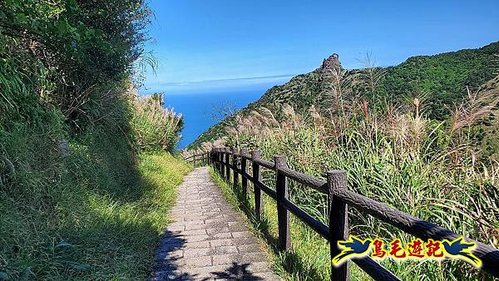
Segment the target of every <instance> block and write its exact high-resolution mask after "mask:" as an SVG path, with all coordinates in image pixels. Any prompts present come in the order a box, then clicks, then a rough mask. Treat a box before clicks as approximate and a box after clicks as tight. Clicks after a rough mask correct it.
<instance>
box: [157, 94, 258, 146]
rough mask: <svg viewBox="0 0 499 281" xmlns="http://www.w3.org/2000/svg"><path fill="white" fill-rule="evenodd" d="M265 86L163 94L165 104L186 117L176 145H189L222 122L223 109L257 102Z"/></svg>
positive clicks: (231, 108) (236, 108)
mask: <svg viewBox="0 0 499 281" xmlns="http://www.w3.org/2000/svg"><path fill="white" fill-rule="evenodd" d="M265 91H266V89H252V90H231V91H216V92H215V91H214V92H199V93H196V92H190V93H172V94H168V93H165V94H164V102H165V107H167V108H173V109H174V110H175V112H177V113H180V114H182V116H183V117H184V129H183V130H182V133H181V135H182V137H181V139H180V142H179V144H178V146H177V148H178V149H183V148H185V147H187V146H188V145H189V144H190V143H192V142H194V141H195V140H196V139H197V138H198V137H199V135H201V134H202V133H203V132H205V131H206V130H208V129H209V128H210V127H211V126H213V125H215V124H216V123H218V122H219V121H221V119H222V117H223V114H222V113H223V112H224V111H227V109H230V110H239V109H241V108H243V107H245V106H246V105H248V104H250V103H252V102H254V101H257V100H258V99H259V98H260V97H261V96H262V95H263V94H264V92H265Z"/></svg>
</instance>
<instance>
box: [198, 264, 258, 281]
mask: <svg viewBox="0 0 499 281" xmlns="http://www.w3.org/2000/svg"><path fill="white" fill-rule="evenodd" d="M250 265H251V264H250V263H242V264H239V263H237V262H232V265H231V266H230V267H228V268H227V269H225V270H224V271H219V272H211V274H212V275H213V277H214V278H215V280H218V279H222V280H252V281H259V280H264V279H263V278H261V277H259V276H257V275H254V274H253V273H251V272H250V271H249V270H248V266H250ZM205 280H211V278H205V279H203V281H205Z"/></svg>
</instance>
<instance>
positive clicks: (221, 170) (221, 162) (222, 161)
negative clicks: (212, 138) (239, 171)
mask: <svg viewBox="0 0 499 281" xmlns="http://www.w3.org/2000/svg"><path fill="white" fill-rule="evenodd" d="M224 153H225V150H223V149H220V153H219V157H220V175H221V176H222V178H225V166H224V161H225V154H224Z"/></svg>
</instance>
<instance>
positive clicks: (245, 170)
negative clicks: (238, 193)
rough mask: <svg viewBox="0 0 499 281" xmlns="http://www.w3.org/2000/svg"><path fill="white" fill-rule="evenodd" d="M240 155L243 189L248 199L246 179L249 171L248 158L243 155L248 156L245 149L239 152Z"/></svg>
mask: <svg viewBox="0 0 499 281" xmlns="http://www.w3.org/2000/svg"><path fill="white" fill-rule="evenodd" d="M239 154H240V155H241V187H242V189H243V196H244V198H248V179H247V178H246V175H247V174H248V173H247V169H246V158H244V157H243V155H245V154H246V151H244V150H243V149H241V150H239Z"/></svg>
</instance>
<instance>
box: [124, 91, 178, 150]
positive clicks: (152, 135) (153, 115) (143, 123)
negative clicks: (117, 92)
mask: <svg viewBox="0 0 499 281" xmlns="http://www.w3.org/2000/svg"><path fill="white" fill-rule="evenodd" d="M132 107H133V111H132V118H131V121H130V123H131V127H132V131H133V135H134V136H135V141H136V143H137V145H138V147H139V148H141V149H143V150H158V149H163V150H166V151H170V152H173V151H174V150H175V148H176V146H177V144H178V141H179V139H180V131H181V130H182V128H183V119H182V115H180V114H176V113H175V112H174V111H173V109H165V107H164V104H163V101H162V95H161V94H155V95H152V96H148V97H137V96H134V97H132Z"/></svg>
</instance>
